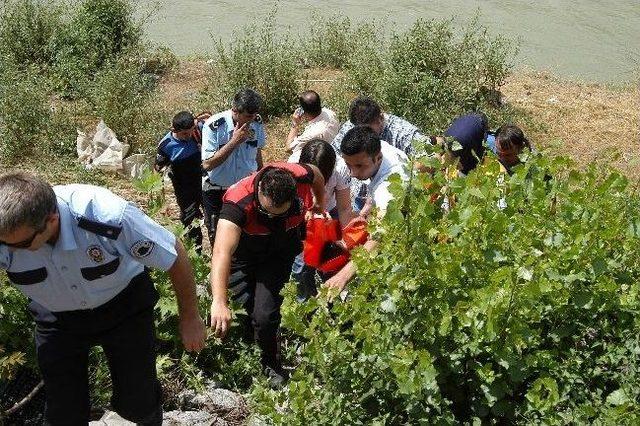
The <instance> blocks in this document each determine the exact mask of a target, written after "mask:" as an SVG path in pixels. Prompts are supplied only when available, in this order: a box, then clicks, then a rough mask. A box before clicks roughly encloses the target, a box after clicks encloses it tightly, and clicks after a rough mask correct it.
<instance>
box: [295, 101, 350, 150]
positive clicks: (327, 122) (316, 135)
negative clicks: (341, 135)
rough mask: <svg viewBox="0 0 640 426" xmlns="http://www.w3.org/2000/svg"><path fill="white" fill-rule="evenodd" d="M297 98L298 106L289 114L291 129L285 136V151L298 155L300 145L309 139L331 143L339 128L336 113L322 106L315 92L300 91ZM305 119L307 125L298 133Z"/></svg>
mask: <svg viewBox="0 0 640 426" xmlns="http://www.w3.org/2000/svg"><path fill="white" fill-rule="evenodd" d="M299 100H300V108H298V109H297V110H296V112H294V113H293V115H292V116H291V130H290V131H289V135H288V136H287V152H290V153H294V154H298V155H299V152H300V151H301V150H302V147H303V146H305V144H306V143H307V142H309V141H311V140H314V139H320V140H323V141H325V142H329V143H331V141H332V140H333V138H335V137H336V135H337V134H338V130H339V129H340V123H339V122H338V118H337V117H336V113H335V112H333V111H331V110H330V109H329V108H322V103H321V101H320V95H318V94H317V93H316V92H314V91H313V90H307V91H305V92H302V93H301V94H300V97H299ZM305 121H306V122H307V126H306V127H305V128H304V131H303V132H302V133H301V134H300V126H301V125H302V123H303V122H305ZM289 162H291V161H289Z"/></svg>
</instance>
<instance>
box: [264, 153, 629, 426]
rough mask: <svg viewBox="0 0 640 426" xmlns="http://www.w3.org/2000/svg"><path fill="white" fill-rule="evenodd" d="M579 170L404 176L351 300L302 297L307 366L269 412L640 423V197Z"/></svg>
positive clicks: (279, 420)
mask: <svg viewBox="0 0 640 426" xmlns="http://www.w3.org/2000/svg"><path fill="white" fill-rule="evenodd" d="M430 165H432V166H435V165H437V164H435V163H433V164H430ZM568 167H569V163H568V162H567V161H565V160H563V159H558V160H553V161H550V160H545V159H544V158H537V159H535V160H534V159H532V160H531V161H529V162H528V163H527V164H526V165H525V166H523V167H520V168H519V169H518V170H517V172H516V173H515V174H514V175H513V176H511V177H506V179H505V181H504V182H503V183H500V184H498V185H496V182H497V181H498V182H500V180H499V179H498V177H499V175H500V172H499V167H498V165H497V163H496V162H495V161H493V162H487V164H485V165H483V166H481V167H480V168H479V169H477V170H476V171H475V172H473V173H471V174H470V175H469V176H468V177H467V178H455V179H453V180H450V181H449V180H447V179H446V177H445V176H444V175H443V174H439V173H438V174H437V175H436V176H435V177H431V176H428V175H418V176H414V177H412V179H411V182H410V184H409V187H408V189H406V188H403V186H402V184H401V183H400V181H399V179H396V180H395V183H393V184H392V191H393V192H394V194H395V195H396V200H398V201H395V202H392V204H391V205H390V207H389V209H388V210H387V215H386V218H385V220H384V222H383V223H382V225H381V226H380V227H377V228H376V229H375V234H376V235H377V236H378V237H377V238H378V240H379V241H380V245H379V247H378V249H377V254H372V255H367V254H365V253H364V252H362V251H361V252H360V253H359V254H358V255H357V256H356V263H357V268H358V282H357V283H355V282H354V283H352V284H351V288H350V290H349V297H348V299H347V301H345V302H338V303H334V304H333V306H332V307H331V306H327V305H326V302H323V300H324V299H323V298H320V299H313V300H310V301H309V302H307V303H306V304H298V303H296V302H295V301H293V297H292V295H291V294H290V295H289V296H288V298H287V302H285V303H286V305H285V308H284V311H283V312H284V313H283V324H284V326H285V327H287V328H289V329H290V330H291V331H292V332H294V333H296V334H298V335H299V336H301V338H300V340H299V348H300V349H299V350H300V353H301V355H300V359H299V363H300V365H299V366H298V368H297V370H296V372H295V374H294V376H293V379H292V381H291V383H290V384H289V385H288V386H287V387H286V388H285V389H284V390H283V391H281V392H274V391H271V390H268V389H266V388H264V387H256V388H255V389H254V391H253V395H254V398H255V408H256V409H257V410H258V411H260V412H261V413H263V414H265V415H267V416H269V417H270V419H271V420H272V421H273V422H274V423H276V424H291V425H302V424H308V423H310V422H313V423H314V424H335V422H336V419H340V420H339V422H340V423H344V424H422V423H429V424H431V423H445V424H451V423H462V422H464V423H467V424H470V423H474V424H481V423H482V424H484V423H486V424H495V423H520V424H530V423H545V424H568V423H579V424H580V423H593V422H598V421H600V422H612V423H617V422H619V421H623V420H624V422H625V423H634V422H636V421H637V420H638V418H639V413H640V411H639V409H640V405H639V403H638V401H639V398H640V392H639V389H640V388H638V381H639V380H640V375H639V374H638V372H639V371H640V370H638V366H639V365H640V364H639V363H638V361H640V357H639V355H638V338H637V336H635V334H636V333H635V332H634V330H635V329H636V328H637V326H638V324H639V321H640V316H639V314H638V312H639V311H638V309H637V308H638V296H640V286H639V285H638V277H639V276H640V267H639V266H638V263H637V258H638V255H640V253H639V251H640V244H638V243H639V241H638V240H639V238H640V222H639V221H638V219H637V218H638V213H640V200H639V199H638V196H637V194H635V193H634V194H631V191H628V190H627V180H626V179H625V178H624V177H623V176H621V175H619V174H617V173H615V172H607V173H601V172H600V171H598V170H596V168H595V167H591V168H588V169H587V170H585V171H575V170H571V171H568V170H567V169H568ZM569 170H570V169H569ZM549 176H553V178H550V177H549ZM443 194H448V195H449V196H452V197H454V198H455V199H456V204H455V207H454V208H453V209H452V210H451V211H450V212H449V213H448V214H447V213H444V212H443V210H442V209H441V208H440V205H441V202H442V197H443ZM501 198H504V199H505V201H506V203H507V207H506V208H505V209H503V210H500V209H498V208H497V204H498V201H499V200H500V199H501ZM432 199H434V200H435V201H430V200H432Z"/></svg>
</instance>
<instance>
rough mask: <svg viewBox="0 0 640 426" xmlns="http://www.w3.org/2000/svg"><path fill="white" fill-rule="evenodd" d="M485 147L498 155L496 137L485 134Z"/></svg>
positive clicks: (491, 134)
mask: <svg viewBox="0 0 640 426" xmlns="http://www.w3.org/2000/svg"><path fill="white" fill-rule="evenodd" d="M486 141H487V146H488V147H489V149H490V150H491V152H493V153H494V154H498V148H496V135H495V134H493V133H488V134H487V139H486Z"/></svg>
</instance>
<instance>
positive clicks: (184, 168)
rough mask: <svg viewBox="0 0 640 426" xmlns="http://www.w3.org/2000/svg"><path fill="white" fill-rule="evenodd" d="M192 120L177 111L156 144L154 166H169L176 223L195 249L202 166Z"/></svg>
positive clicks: (198, 244)
mask: <svg viewBox="0 0 640 426" xmlns="http://www.w3.org/2000/svg"><path fill="white" fill-rule="evenodd" d="M195 130H196V124H195V119H194V117H193V115H192V114H191V113H190V112H188V111H181V112H179V113H177V114H176V115H175V116H174V117H173V120H172V123H171V131H170V132H169V133H167V134H166V135H165V137H164V138H162V140H161V141H160V143H159V144H158V152H157V154H156V161H155V164H154V169H155V170H156V171H158V172H159V171H161V170H162V169H164V168H165V167H167V166H170V167H171V171H170V172H169V177H170V178H171V183H172V184H173V190H174V193H175V195H176V202H177V203H178V207H179V208H180V222H182V224H183V225H184V226H185V228H187V229H188V234H187V235H189V237H190V238H191V239H192V240H193V242H194V243H195V245H196V248H200V247H202V231H201V230H200V225H199V224H197V223H196V225H195V226H192V223H193V221H194V220H195V219H196V218H201V217H202V211H201V210H200V206H201V205H202V190H201V188H200V186H201V182H202V180H201V179H202V169H201V164H200V163H201V160H200V141H199V140H196V138H195V137H194V133H195V132H194V131H195Z"/></svg>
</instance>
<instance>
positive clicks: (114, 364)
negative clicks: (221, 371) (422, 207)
mask: <svg viewBox="0 0 640 426" xmlns="http://www.w3.org/2000/svg"><path fill="white" fill-rule="evenodd" d="M157 297H158V296H157V293H156V291H155V288H154V287H153V283H152V282H151V279H150V278H149V276H148V274H146V273H144V274H141V275H139V276H137V277H136V278H134V279H133V280H132V281H131V283H130V284H129V286H128V287H127V288H126V289H125V290H123V291H122V292H120V294H118V295H117V296H116V297H115V298H114V299H112V300H111V301H109V302H107V303H105V304H104V305H102V306H100V307H98V308H96V309H92V310H82V311H68V312H57V313H52V312H49V311H47V310H46V309H45V308H43V307H42V306H41V305H38V304H36V303H35V302H32V303H31V304H30V306H29V308H30V310H31V313H32V314H33V316H34V318H35V320H36V333H35V340H36V351H37V356H38V364H39V367H40V372H41V374H42V378H43V380H44V384H45V392H46V408H45V424H47V425H86V424H87V423H88V421H89V411H90V402H89V386H88V385H89V383H88V381H89V380H88V357H89V350H90V348H91V347H92V346H95V345H100V346H102V348H103V350H104V353H105V355H106V358H107V361H108V364H109V370H110V372H111V380H112V383H113V394H112V398H111V405H112V408H113V409H114V410H115V411H116V412H117V413H118V414H119V415H120V416H122V417H123V418H125V419H127V420H129V421H132V422H136V423H141V424H148V425H155V424H157V425H159V424H161V423H162V391H161V387H160V383H159V381H158V379H157V376H156V366H155V326H154V322H153V306H154V305H155V302H156V301H157Z"/></svg>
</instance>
